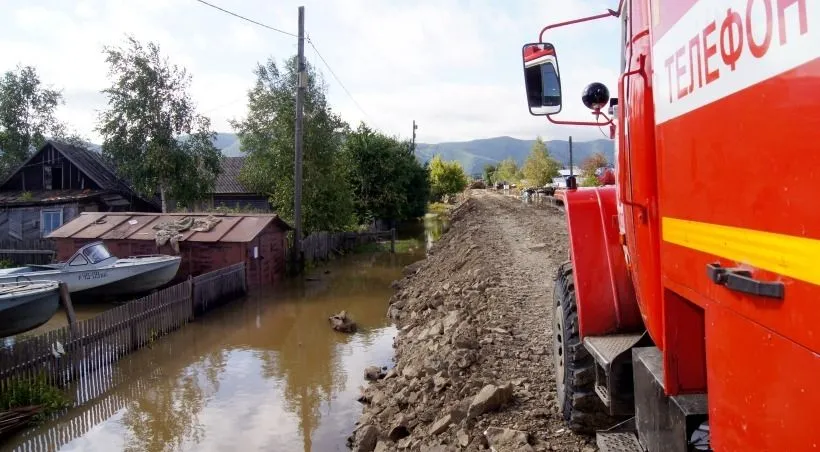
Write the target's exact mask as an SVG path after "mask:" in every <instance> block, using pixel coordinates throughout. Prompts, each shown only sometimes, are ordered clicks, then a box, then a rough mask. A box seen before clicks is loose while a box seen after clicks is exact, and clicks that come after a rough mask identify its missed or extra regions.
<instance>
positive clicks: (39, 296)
mask: <svg viewBox="0 0 820 452" xmlns="http://www.w3.org/2000/svg"><path fill="white" fill-rule="evenodd" d="M59 306H60V291H59V288H58V287H57V286H56V285H55V287H54V288H53V289H50V290H47V291H40V292H35V293H24V294H20V295H16V296H14V297H4V298H0V337H8V336H14V335H15V334H19V333H23V332H26V331H29V330H33V329H34V328H37V327H38V326H40V325H42V324H44V323H46V322H48V320H49V319H51V317H53V316H54V313H56V312H57V308H58V307H59Z"/></svg>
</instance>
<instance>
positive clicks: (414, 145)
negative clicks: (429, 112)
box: [412, 119, 419, 154]
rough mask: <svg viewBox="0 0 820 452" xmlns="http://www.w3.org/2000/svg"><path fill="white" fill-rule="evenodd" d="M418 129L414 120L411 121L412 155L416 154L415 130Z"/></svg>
mask: <svg viewBox="0 0 820 452" xmlns="http://www.w3.org/2000/svg"><path fill="white" fill-rule="evenodd" d="M418 128H419V126H418V124H416V120H415V119H414V120H413V148H412V149H413V154H415V153H416V130H417V129H418Z"/></svg>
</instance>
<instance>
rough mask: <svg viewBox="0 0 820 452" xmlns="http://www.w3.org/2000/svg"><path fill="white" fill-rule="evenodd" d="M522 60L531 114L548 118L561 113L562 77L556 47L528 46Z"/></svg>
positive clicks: (525, 46) (550, 45)
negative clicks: (547, 116)
mask: <svg viewBox="0 0 820 452" xmlns="http://www.w3.org/2000/svg"><path fill="white" fill-rule="evenodd" d="M522 60H523V61H524V84H525V85H526V88H527V104H528V106H529V108H530V114H532V115H535V116H546V115H554V114H556V113H559V112H560V111H561V77H560V75H559V72H558V56H557V55H556V53H555V47H553V45H552V44H550V43H545V42H540V43H532V44H526V45H524V48H523V50H522Z"/></svg>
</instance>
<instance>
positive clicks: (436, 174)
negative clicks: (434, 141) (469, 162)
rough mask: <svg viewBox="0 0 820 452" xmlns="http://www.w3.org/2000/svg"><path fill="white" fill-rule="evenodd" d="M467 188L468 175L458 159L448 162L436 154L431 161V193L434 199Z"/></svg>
mask: <svg viewBox="0 0 820 452" xmlns="http://www.w3.org/2000/svg"><path fill="white" fill-rule="evenodd" d="M465 188H467V175H466V174H465V173H464V168H462V167H461V163H459V162H458V161H455V160H454V161H452V162H446V161H444V160H442V158H441V155H439V154H436V155H435V156H434V157H433V159H432V160H431V161H430V193H431V195H432V197H433V198H434V199H441V198H442V197H444V196H445V195H454V194H456V193H461V192H462V191H464V189H465Z"/></svg>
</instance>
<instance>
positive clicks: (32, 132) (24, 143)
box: [0, 66, 63, 176]
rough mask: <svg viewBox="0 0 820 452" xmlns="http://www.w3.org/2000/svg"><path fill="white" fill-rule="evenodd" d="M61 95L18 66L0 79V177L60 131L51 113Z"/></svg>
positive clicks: (31, 68)
mask: <svg viewBox="0 0 820 452" xmlns="http://www.w3.org/2000/svg"><path fill="white" fill-rule="evenodd" d="M62 103H63V97H62V93H60V91H57V90H53V89H50V88H48V87H46V86H44V85H43V83H42V82H41V81H40V76H39V75H38V74H37V70H36V69H35V68H33V67H31V66H18V67H17V68H16V69H15V70H14V71H8V72H6V73H5V74H4V75H3V77H2V79H0V176H3V175H5V174H8V173H9V172H10V171H12V170H14V169H15V168H16V167H17V166H18V165H20V164H21V163H23V161H25V160H26V159H27V158H28V157H29V156H30V155H31V149H32V148H39V147H40V146H42V145H43V143H45V140H46V137H47V136H49V135H56V134H57V133H59V132H60V131H61V130H63V127H62V125H61V124H60V122H59V121H58V120H57V118H56V117H55V116H54V110H55V109H56V108H57V106H58V105H60V104H62Z"/></svg>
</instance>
